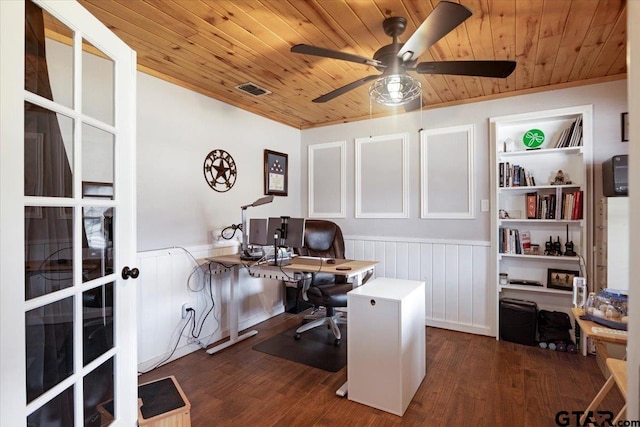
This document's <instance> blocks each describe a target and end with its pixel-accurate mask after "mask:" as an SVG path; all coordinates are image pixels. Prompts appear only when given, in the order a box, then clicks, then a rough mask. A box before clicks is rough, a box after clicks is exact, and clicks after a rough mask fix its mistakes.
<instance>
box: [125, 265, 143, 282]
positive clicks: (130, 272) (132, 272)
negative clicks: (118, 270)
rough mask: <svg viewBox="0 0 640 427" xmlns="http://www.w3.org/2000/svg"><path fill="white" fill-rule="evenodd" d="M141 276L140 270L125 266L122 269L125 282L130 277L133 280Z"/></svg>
mask: <svg viewBox="0 0 640 427" xmlns="http://www.w3.org/2000/svg"><path fill="white" fill-rule="evenodd" d="M139 275H140V270H138V269H137V268H135V267H134V268H129V267H128V266H125V267H124V268H123V269H122V278H123V279H124V280H127V279H128V278H129V277H131V278H132V279H136V278H137V277H138V276H139Z"/></svg>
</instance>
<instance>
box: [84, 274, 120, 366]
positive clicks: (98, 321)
mask: <svg viewBox="0 0 640 427" xmlns="http://www.w3.org/2000/svg"><path fill="white" fill-rule="evenodd" d="M113 309H114V307H113V282H111V283H107V284H106V285H103V286H98V287H97V288H93V289H91V290H88V291H85V292H83V293H82V322H83V323H82V326H83V328H82V330H83V342H82V354H83V355H84V357H83V364H84V365H87V364H88V363H91V362H92V361H94V360H95V359H96V358H97V357H99V356H100V355H102V354H104V352H106V351H107V350H109V349H110V348H112V347H113Z"/></svg>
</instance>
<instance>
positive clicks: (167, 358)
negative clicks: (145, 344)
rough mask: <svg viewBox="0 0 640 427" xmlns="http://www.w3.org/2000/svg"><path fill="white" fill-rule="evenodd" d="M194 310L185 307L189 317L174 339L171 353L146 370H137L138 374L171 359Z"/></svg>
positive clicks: (192, 316) (149, 370)
mask: <svg viewBox="0 0 640 427" xmlns="http://www.w3.org/2000/svg"><path fill="white" fill-rule="evenodd" d="M194 312H195V310H194V309H192V308H189V309H187V313H189V319H187V321H186V322H184V326H183V327H182V329H181V330H180V334H179V335H178V339H177V340H176V345H174V346H173V350H171V353H169V355H168V356H167V357H165V358H164V359H162V360H161V361H159V362H158V363H156V364H155V365H154V366H153V367H152V368H150V369H147V370H146V371H138V373H139V374H146V373H147V372H151V371H153V370H154V369H156V368H158V367H159V366H160V365H162V364H163V363H164V362H166V361H167V360H169V359H171V356H173V354H174V353H175V352H176V350H177V348H178V344H180V338H182V334H183V333H184V330H185V329H186V328H187V326H188V325H189V323H191V319H192V318H194V314H193V313H194Z"/></svg>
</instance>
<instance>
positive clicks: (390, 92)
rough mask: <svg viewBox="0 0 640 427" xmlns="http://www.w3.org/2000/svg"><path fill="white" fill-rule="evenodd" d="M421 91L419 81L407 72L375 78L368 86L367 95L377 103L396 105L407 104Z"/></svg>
mask: <svg viewBox="0 0 640 427" xmlns="http://www.w3.org/2000/svg"><path fill="white" fill-rule="evenodd" d="M421 93H422V86H421V85H420V82H419V81H417V80H416V79H414V78H413V77H411V76H410V75H408V74H390V75H387V76H382V77H380V78H379V79H377V80H376V81H375V82H373V84H372V85H371V87H370V88H369V96H370V97H371V99H372V100H374V101H375V102H377V103H378V104H382V105H386V106H389V107H397V106H399V105H404V104H407V103H409V102H411V101H413V100H414V99H416V98H417V97H419V96H420V94H421Z"/></svg>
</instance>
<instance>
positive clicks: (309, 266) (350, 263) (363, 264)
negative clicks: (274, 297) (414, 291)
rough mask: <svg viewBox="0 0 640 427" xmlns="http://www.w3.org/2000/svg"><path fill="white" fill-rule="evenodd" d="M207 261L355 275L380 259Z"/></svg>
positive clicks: (232, 258) (229, 258)
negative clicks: (283, 262)
mask: <svg viewBox="0 0 640 427" xmlns="http://www.w3.org/2000/svg"><path fill="white" fill-rule="evenodd" d="M206 260H207V261H212V262H217V263H220V264H223V265H245V266H247V267H255V268H265V269H275V270H280V269H282V270H283V271H288V272H303V273H330V274H339V275H343V276H354V275H356V274H360V273H364V272H365V271H368V270H371V269H372V268H373V267H374V266H375V265H376V264H377V263H378V261H357V260H350V259H336V263H335V264H327V261H326V259H323V258H316V257H306V256H297V257H293V258H291V263H290V264H288V265H283V266H275V265H269V264H267V263H262V264H257V263H255V262H252V261H243V260H241V259H240V256H239V255H237V254H235V255H221V256H216V257H209V258H206ZM339 268H349V269H348V270H339Z"/></svg>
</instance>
